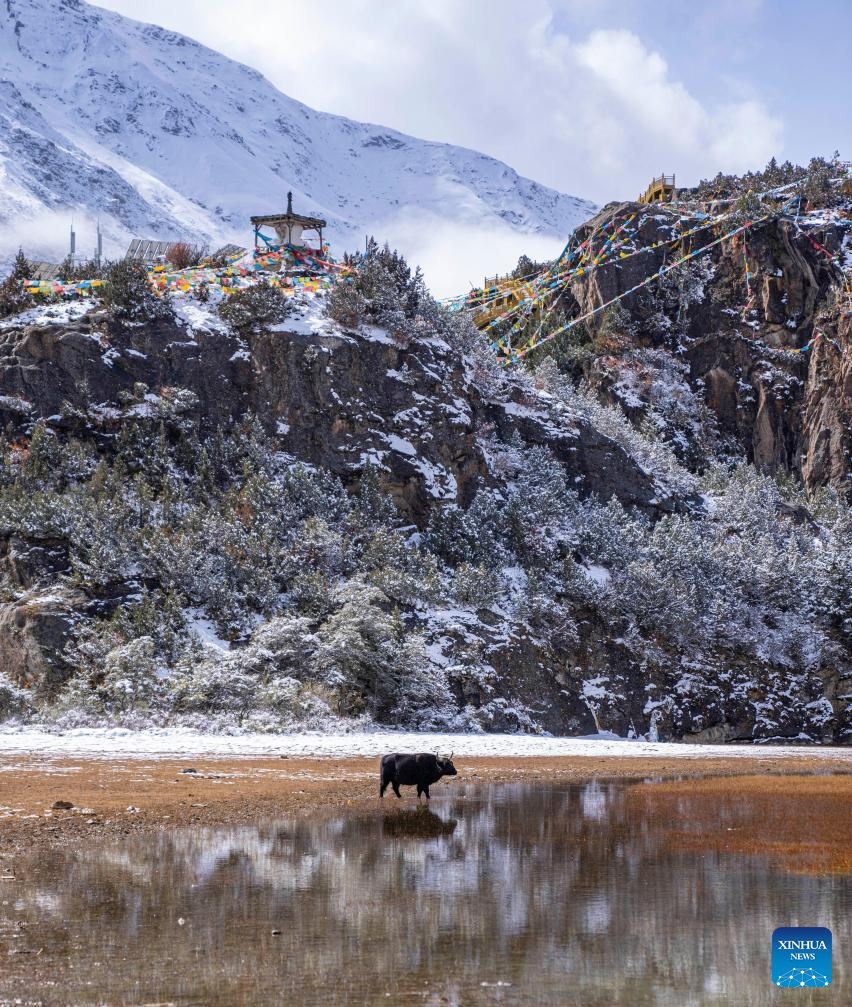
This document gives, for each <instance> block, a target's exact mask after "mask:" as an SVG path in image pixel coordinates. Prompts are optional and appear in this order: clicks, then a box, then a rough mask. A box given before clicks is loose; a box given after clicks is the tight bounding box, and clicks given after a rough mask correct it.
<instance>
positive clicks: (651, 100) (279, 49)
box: [100, 0, 852, 202]
mask: <svg viewBox="0 0 852 1007" xmlns="http://www.w3.org/2000/svg"><path fill="white" fill-rule="evenodd" d="M100 6H103V7H107V8H110V9H112V10H116V11H119V12H120V13H122V14H125V15H128V16H130V17H137V18H142V19H144V20H147V21H152V22H155V23H157V24H161V25H163V26H164V27H167V28H170V29H173V30H176V31H180V32H183V33H184V34H186V35H190V36H192V37H193V38H196V39H198V40H199V41H200V42H203V43H204V44H206V45H209V46H211V47H212V48H215V49H218V50H220V51H221V52H224V53H225V54H226V55H228V56H231V57H233V58H235V59H238V60H241V61H242V62H245V63H248V64H250V65H252V66H254V67H256V68H257V69H258V70H260V71H261V72H263V73H264V74H265V75H266V76H267V77H268V78H269V79H270V80H271V81H272V82H273V83H274V84H275V85H276V86H278V87H279V88H280V89H281V90H282V91H284V92H285V93H286V94H288V95H290V96H292V97H294V98H297V99H299V100H301V101H303V102H305V103H306V104H308V105H311V106H312V107H314V108H319V109H322V110H323V111H328V112H336V113H339V114H341V115H347V116H350V117H351V118H354V119H359V120H366V121H371V122H378V123H381V124H383V125H386V126H392V127H395V128H397V129H400V130H403V131H405V132H408V133H413V134H415V135H417V136H421V137H426V138H428V139H433V140H441V141H447V142H452V143H458V144H462V145H464V146H468V147H473V148H475V149H478V150H482V151H484V152H485V153H488V154H492V155H494V156H496V157H499V158H501V159H502V160H504V161H507V162H508V163H509V164H511V165H512V166H513V167H514V168H516V169H518V170H519V171H521V172H522V173H523V174H525V175H528V176H530V177H532V178H535V179H537V180H539V181H541V182H544V183H546V184H548V185H552V186H554V187H555V188H558V189H561V190H563V191H565V192H571V193H575V194H577V195H581V196H586V197H588V198H591V199H594V200H596V201H598V202H606V201H608V200H610V199H615V198H623V197H633V196H635V195H636V194H637V193H638V192H639V191H640V189H642V188H644V185H645V183H646V181H647V179H648V178H649V177H650V176H651V175H654V174H659V173H660V172H661V171H666V172H675V173H676V174H677V176H678V181H679V183H682V184H693V183H694V182H696V181H697V180H698V179H699V178H701V177H707V176H710V175H713V174H715V173H716V172H717V171H719V170H725V171H742V170H745V169H746V168H749V167H762V166H763V165H764V164H765V163H766V161H767V160H768V159H769V157H770V156H772V155H775V156H776V157H778V159H779V160H783V159H785V158H790V159H791V160H794V161H802V160H807V158H809V157H810V156H811V154H814V153H818V154H823V155H826V156H827V155H830V154H831V153H832V151H833V150H834V149H835V148H839V149H840V152H841V155H842V156H844V157H845V158H847V159H848V158H850V157H852V149H850V137H852V101H850V100H849V95H850V90H852V89H850V84H852V71H850V60H849V55H848V52H849V46H850V41H852V0H848V2H847V0H809V2H804V0H803V2H798V3H797V2H793V0H773V2H769V0H739V2H734V0H716V2H706V3H703V2H701V0H693V2H691V3H684V2H680V3H676V2H675V3H669V4H668V5H665V4H662V3H660V2H646V0H583V2H577V0H522V2H519V0H487V2H486V0H419V2H415V0H394V2H390V0H386V2H378V0H324V2H323V3H321V4H312V5H307V4H305V3H303V2H300V3H295V2H293V0H277V2H276V3H274V4H270V3H268V0H240V3H239V5H235V4H234V3H233V2H232V0H228V2H224V0H181V2H180V3H175V2H174V0H147V2H146V4H145V5H144V11H143V10H142V9H140V7H139V4H138V2H134V0H100ZM237 11H239V13H237ZM288 40H292V44H289V45H288Z"/></svg>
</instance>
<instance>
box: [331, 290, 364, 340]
mask: <svg viewBox="0 0 852 1007" xmlns="http://www.w3.org/2000/svg"><path fill="white" fill-rule="evenodd" d="M366 309H367V300H366V298H365V297H364V295H363V294H362V293H361V291H360V290H358V288H357V287H356V286H354V285H353V284H352V283H336V284H335V285H334V286H333V287H332V289H331V293H330V294H329V295H328V296H327V297H326V299H325V312H326V314H327V315H328V317H329V318H331V319H333V320H334V321H335V322H338V323H339V324H340V325H342V326H343V327H344V328H346V329H357V328H358V326H359V325H360V324H361V322H362V321H363V319H364V316H365V314H366Z"/></svg>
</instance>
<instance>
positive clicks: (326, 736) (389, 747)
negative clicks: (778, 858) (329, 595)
mask: <svg viewBox="0 0 852 1007" xmlns="http://www.w3.org/2000/svg"><path fill="white" fill-rule="evenodd" d="M436 750H440V751H441V753H442V754H447V753H448V752H450V751H454V752H455V753H456V755H458V756H459V757H462V756H468V757H472V758H533V757H539V758H554V757H562V758H568V757H572V758H587V757H592V758H600V757H602V756H606V757H617V758H622V759H635V758H648V757H651V758H665V759H669V758H679V759H685V760H690V759H705V758H723V759H727V758H742V759H763V758H768V757H771V758H801V757H803V756H804V755H806V756H807V757H809V758H813V759H817V760H818V759H823V758H826V759H833V758H844V756H845V757H846V758H848V759H849V760H850V764H852V745H818V744H815V743H813V742H799V741H797V740H796V739H790V740H788V741H787V742H781V741H778V742H762V743H759V744H757V743H747V742H730V743H727V744H704V743H697V742H687V741H640V740H635V739H627V738H619V737H617V736H615V735H609V734H601V735H593V736H586V737H556V736H551V735H530V734H498V733H483V734H453V733H447V732H422V733H420V732H414V731H392V730H375V729H374V730H365V731H359V730H352V731H333V730H331V731H304V732H293V733H281V734H270V733H263V734H261V733H252V732H246V733H233V734H227V733H220V734H215V733H209V734H208V733H203V732H201V731H197V730H195V729H190V728H185V727H162V728H147V729H144V730H138V731H136V730H131V729H130V728H123V727H80V728H71V729H66V730H62V731H49V730H45V729H42V728H33V727H26V726H20V727H9V726H4V727H0V759H2V758H4V757H8V756H14V755H21V756H35V755H44V756H48V757H53V758H61V757H67V758H90V759H116V758H125V759H153V758H160V757H163V758H166V757H167V758H174V759H184V758H185V759H198V758H230V759H234V758H236V759H239V758H259V759H263V758H267V759H275V758H278V757H279V756H287V757H290V758H304V759H319V758H336V759H346V758H371V757H378V756H379V755H382V754H384V753H386V752H389V751H403V752H417V751H422V752H433V751H436Z"/></svg>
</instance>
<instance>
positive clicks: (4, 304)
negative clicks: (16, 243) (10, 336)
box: [0, 249, 35, 318]
mask: <svg viewBox="0 0 852 1007" xmlns="http://www.w3.org/2000/svg"><path fill="white" fill-rule="evenodd" d="M30 279H32V265H31V264H30V262H29V261H28V259H27V257H26V256H25V255H24V253H23V252H22V251H21V250H20V249H18V254H17V255H16V256H15V262H14V264H13V266H12V272H11V273H10V274H9V275H8V276H7V277H6V279H5V280H3V282H2V283H0V318H7V317H8V316H9V315H17V314H19V313H20V312H21V311H26V309H27V308H31V307H32V306H33V304H34V303H35V302H34V300H33V297H32V295H30V294H26V293H24V289H23V281H24V280H30Z"/></svg>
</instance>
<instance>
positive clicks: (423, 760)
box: [379, 752, 457, 801]
mask: <svg viewBox="0 0 852 1007" xmlns="http://www.w3.org/2000/svg"><path fill="white" fill-rule="evenodd" d="M452 759H453V756H452V752H451V753H450V757H449V759H442V758H440V757H439V756H438V755H437V754H436V755H432V753H431V752H420V753H419V754H418V755H400V754H399V753H398V752H397V753H395V754H393V755H383V756H382V762H381V783H380V784H379V797H384V796H385V790H386V789H387V787H388V784H390V786H391V787H392V788H393V792H394V793H395V794H396V796H397V797H402V794H401V793H400V792H399V788H400V787H417V798H418V800H419V799H420V795H421V794H425V795H426V800H427V801H428V800H429V787H430V786H431V785H432V784H433V783H437V782H438V780H440V779H441V777H442V776H456V775H457V770H456V767H455V766H454V765H453V762H452Z"/></svg>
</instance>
